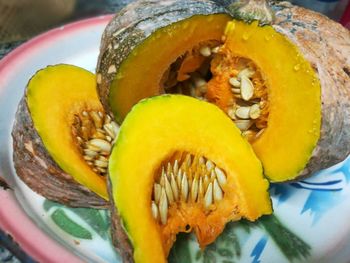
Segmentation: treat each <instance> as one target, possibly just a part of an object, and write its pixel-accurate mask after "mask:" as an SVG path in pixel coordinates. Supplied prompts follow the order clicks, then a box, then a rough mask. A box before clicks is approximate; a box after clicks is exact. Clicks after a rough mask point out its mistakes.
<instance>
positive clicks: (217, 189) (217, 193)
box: [213, 179, 223, 202]
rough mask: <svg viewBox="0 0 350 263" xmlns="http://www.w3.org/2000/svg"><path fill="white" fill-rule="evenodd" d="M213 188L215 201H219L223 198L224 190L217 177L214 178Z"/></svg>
mask: <svg viewBox="0 0 350 263" xmlns="http://www.w3.org/2000/svg"><path fill="white" fill-rule="evenodd" d="M213 190H214V191H213V192H214V201H215V202H218V201H220V200H222V198H223V193H222V190H221V188H220V186H219V183H218V181H217V180H216V179H215V180H214V184H213Z"/></svg>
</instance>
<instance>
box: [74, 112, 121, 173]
mask: <svg viewBox="0 0 350 263" xmlns="http://www.w3.org/2000/svg"><path fill="white" fill-rule="evenodd" d="M118 131H119V127H118V125H117V124H116V123H115V122H113V121H112V120H111V118H110V117H109V116H108V115H106V114H104V113H103V112H101V111H83V112H81V114H76V115H74V121H73V125H72V133H73V135H74V137H75V138H76V143H77V145H78V147H79V149H80V151H81V154H82V156H83V158H84V160H85V161H86V163H87V164H88V165H89V166H90V167H91V168H92V170H93V171H94V172H95V173H97V174H99V175H106V174H107V166H108V158H109V155H110V153H111V148H112V145H113V143H114V141H115V139H116V138H117V135H118Z"/></svg>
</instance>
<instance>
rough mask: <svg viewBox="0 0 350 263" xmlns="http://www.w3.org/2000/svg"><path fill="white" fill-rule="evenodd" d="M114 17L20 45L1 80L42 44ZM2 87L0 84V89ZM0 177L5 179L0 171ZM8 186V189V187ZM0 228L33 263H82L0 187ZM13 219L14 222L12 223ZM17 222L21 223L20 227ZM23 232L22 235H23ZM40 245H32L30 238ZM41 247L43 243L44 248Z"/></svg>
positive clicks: (0, 71)
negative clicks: (36, 262)
mask: <svg viewBox="0 0 350 263" xmlns="http://www.w3.org/2000/svg"><path fill="white" fill-rule="evenodd" d="M112 17H113V14H107V15H100V16H96V17H91V18H86V19H81V20H78V21H75V22H72V23H68V24H64V25H62V26H60V27H56V28H53V29H51V30H49V31H46V32H44V33H42V34H39V35H38V36H35V37H34V38H32V39H30V40H28V41H26V42H25V43H23V44H21V45H20V46H18V47H17V48H15V49H14V50H12V51H11V52H10V53H8V54H6V55H5V56H4V57H3V58H2V59H1V60H0V75H1V76H2V81H0V82H3V81H6V76H8V75H7V74H8V73H9V71H11V69H12V68H13V67H15V66H16V64H17V63H18V62H19V61H23V60H25V58H26V56H27V55H30V54H31V53H32V52H35V51H37V50H39V49H40V47H41V46H42V45H45V44H48V43H49V42H51V41H54V40H55V39H59V38H61V37H63V36H66V35H68V34H73V33H75V32H77V31H81V30H84V29H86V28H89V27H91V26H96V25H99V24H101V25H103V24H107V23H108V22H109V21H110V20H111V18H112ZM3 88H4V86H3V85H0V95H1V90H2V89H3ZM0 177H1V178H4V176H3V171H2V170H1V169H0ZM10 187H11V186H10ZM0 200H1V205H0V228H1V229H2V230H3V231H4V232H5V233H6V234H9V235H10V236H11V237H12V238H13V240H14V241H15V242H16V243H17V244H18V245H19V246H20V247H21V248H22V249H23V250H24V251H25V252H26V253H28V255H30V256H31V257H32V258H33V259H34V260H38V261H40V262H55V261H65V262H72V263H75V262H83V261H82V259H80V258H79V257H78V256H77V255H75V254H74V253H73V252H72V251H69V250H68V249H67V248H65V247H64V246H63V245H61V244H60V243H59V242H58V241H56V240H55V239H54V238H52V237H50V236H49V235H48V234H47V233H46V232H45V231H44V230H43V229H42V228H40V227H39V226H38V225H37V224H36V223H35V221H34V220H33V219H32V218H30V216H29V215H28V214H26V212H25V211H24V209H23V208H22V207H21V205H20V204H19V202H18V201H17V199H16V197H15V194H14V190H12V189H11V188H10V189H4V188H2V187H0ZM14 218H16V220H14ZM17 222H20V223H19V224H18V223H17ZM23 233H25V234H23ZM34 237H35V239H36V240H40V242H32V241H33V238H34ZM42 244H45V245H44V246H43V245H42Z"/></svg>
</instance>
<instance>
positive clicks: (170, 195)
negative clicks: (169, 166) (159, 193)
mask: <svg viewBox="0 0 350 263" xmlns="http://www.w3.org/2000/svg"><path fill="white" fill-rule="evenodd" d="M164 177H165V178H164V182H165V193H166V195H167V197H168V201H169V204H172V203H173V202H174V195H173V191H172V189H171V185H170V182H169V180H168V178H167V176H164Z"/></svg>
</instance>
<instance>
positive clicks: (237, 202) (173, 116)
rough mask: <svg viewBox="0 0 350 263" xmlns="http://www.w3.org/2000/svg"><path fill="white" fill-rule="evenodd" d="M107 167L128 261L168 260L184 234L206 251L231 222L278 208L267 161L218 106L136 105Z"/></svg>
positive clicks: (162, 101)
mask: <svg viewBox="0 0 350 263" xmlns="http://www.w3.org/2000/svg"><path fill="white" fill-rule="evenodd" d="M108 170H109V179H110V181H111V184H110V186H111V191H110V192H111V200H112V202H113V203H114V205H113V209H114V211H113V223H114V228H115V231H114V238H115V239H116V240H117V242H116V246H117V247H119V249H120V253H121V255H122V256H123V258H124V260H125V262H131V261H132V258H134V260H135V261H136V262H165V261H166V258H167V256H168V253H169V250H170V248H171V246H172V244H173V243H174V241H175V239H176V234H177V233H179V232H190V231H191V230H193V231H194V232H195V234H196V236H197V239H198V242H199V244H200V246H201V247H204V246H206V245H207V244H209V243H211V242H213V241H214V240H215V239H216V237H217V236H218V235H219V234H220V233H221V232H222V231H223V229H224V226H225V224H226V223H227V222H229V221H232V220H239V219H241V218H247V219H249V220H252V221H254V220H256V219H257V218H258V217H260V216H261V215H264V214H270V213H271V211H272V210H271V209H272V208H271V202H270V198H269V194H268V186H269V184H268V181H267V180H266V179H264V177H263V175H262V166H261V163H260V161H259V160H258V159H257V158H256V156H255V154H254V152H253V150H252V148H251V147H250V145H249V143H248V142H247V141H246V140H244V139H243V138H242V137H241V134H240V131H239V129H238V128H237V127H235V125H234V124H233V123H232V121H231V120H230V119H229V118H228V117H227V116H226V115H225V114H224V113H223V112H222V111H221V110H220V109H219V108H218V107H216V106H214V105H212V104H210V103H207V102H202V101H200V100H197V99H194V98H190V97H188V96H182V95H162V96H158V97H153V98H150V99H146V100H142V101H141V102H139V103H138V104H137V105H136V106H134V107H133V109H132V111H131V112H130V113H129V114H128V116H127V117H126V119H125V120H124V122H123V124H122V126H121V129H120V133H119V136H118V139H117V141H116V143H115V145H114V148H113V150H112V153H111V157H110V163H109V168H108ZM124 231H126V234H125V233H123V232H124ZM145 238H146V239H147V240H145Z"/></svg>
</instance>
